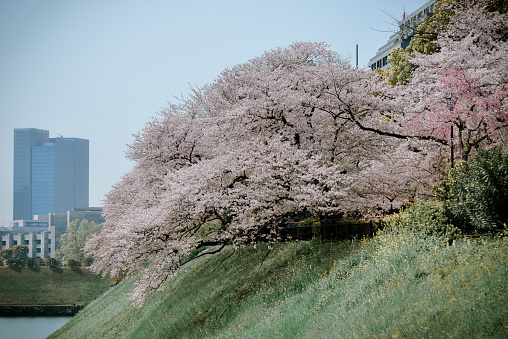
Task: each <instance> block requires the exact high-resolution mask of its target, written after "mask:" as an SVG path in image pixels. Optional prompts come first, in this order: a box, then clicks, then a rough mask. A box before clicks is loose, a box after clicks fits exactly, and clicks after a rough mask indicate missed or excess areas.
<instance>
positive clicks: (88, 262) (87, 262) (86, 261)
mask: <svg viewBox="0 0 508 339" xmlns="http://www.w3.org/2000/svg"><path fill="white" fill-rule="evenodd" d="M81 264H82V265H83V266H85V267H88V266H90V265H91V264H93V258H92V257H85V259H83V261H82V262H81Z"/></svg>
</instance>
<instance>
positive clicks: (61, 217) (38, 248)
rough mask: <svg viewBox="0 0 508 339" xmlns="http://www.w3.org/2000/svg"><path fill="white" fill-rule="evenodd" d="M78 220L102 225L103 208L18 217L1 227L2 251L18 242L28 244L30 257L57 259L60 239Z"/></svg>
mask: <svg viewBox="0 0 508 339" xmlns="http://www.w3.org/2000/svg"><path fill="white" fill-rule="evenodd" d="M74 220H89V221H93V222H96V223H98V224H102V223H103V222H104V218H103V217H102V208H101V207H75V208H73V209H72V210H71V211H67V213H49V215H36V216H34V219H33V220H14V221H11V222H10V223H9V227H4V228H3V230H0V250H1V249H4V248H13V247H14V246H16V245H25V246H27V247H28V257H34V258H54V257H55V254H56V250H57V248H58V239H59V237H60V235H61V234H63V233H65V231H66V230H67V227H69V225H70V223H71V222H73V221H74Z"/></svg>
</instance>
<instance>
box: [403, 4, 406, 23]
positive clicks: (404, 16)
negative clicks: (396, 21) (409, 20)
mask: <svg viewBox="0 0 508 339" xmlns="http://www.w3.org/2000/svg"><path fill="white" fill-rule="evenodd" d="M405 18H406V4H404V15H403V16H402V20H404V19H405Z"/></svg>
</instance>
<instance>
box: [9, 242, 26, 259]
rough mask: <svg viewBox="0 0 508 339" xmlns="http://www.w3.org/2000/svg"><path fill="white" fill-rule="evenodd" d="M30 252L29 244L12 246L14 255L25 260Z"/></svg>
mask: <svg viewBox="0 0 508 339" xmlns="http://www.w3.org/2000/svg"><path fill="white" fill-rule="evenodd" d="M28 252H29V250H28V246H25V245H16V246H14V247H13V248H12V256H13V257H14V258H17V259H20V260H23V261H25V260H26V259H27V257H28Z"/></svg>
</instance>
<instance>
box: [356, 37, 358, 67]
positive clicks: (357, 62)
mask: <svg viewBox="0 0 508 339" xmlns="http://www.w3.org/2000/svg"><path fill="white" fill-rule="evenodd" d="M356 68H358V42H357V43H356Z"/></svg>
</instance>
